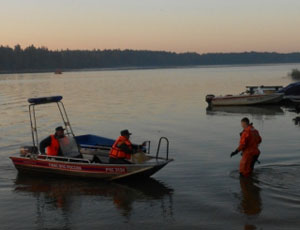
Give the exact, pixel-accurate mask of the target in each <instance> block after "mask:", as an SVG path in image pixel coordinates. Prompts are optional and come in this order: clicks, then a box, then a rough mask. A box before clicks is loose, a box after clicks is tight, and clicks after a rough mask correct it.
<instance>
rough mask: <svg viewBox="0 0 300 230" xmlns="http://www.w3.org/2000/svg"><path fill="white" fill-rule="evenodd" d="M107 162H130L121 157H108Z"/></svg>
mask: <svg viewBox="0 0 300 230" xmlns="http://www.w3.org/2000/svg"><path fill="white" fill-rule="evenodd" d="M109 163H110V164H131V162H129V161H127V160H125V159H123V158H113V157H110V158H109Z"/></svg>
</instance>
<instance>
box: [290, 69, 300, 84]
mask: <svg viewBox="0 0 300 230" xmlns="http://www.w3.org/2000/svg"><path fill="white" fill-rule="evenodd" d="M288 75H289V76H290V77H291V78H292V79H293V80H297V81H299V80H300V70H298V69H293V70H292V71H291V72H290V73H289V74H288Z"/></svg>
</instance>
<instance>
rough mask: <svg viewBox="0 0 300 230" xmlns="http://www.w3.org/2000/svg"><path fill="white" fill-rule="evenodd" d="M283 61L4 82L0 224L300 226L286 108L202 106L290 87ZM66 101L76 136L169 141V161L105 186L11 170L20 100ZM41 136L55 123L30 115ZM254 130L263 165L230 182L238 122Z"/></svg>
mask: <svg viewBox="0 0 300 230" xmlns="http://www.w3.org/2000/svg"><path fill="white" fill-rule="evenodd" d="M295 67H299V65H297V64H291V65H266V66H244V67H208V68H204V67H202V68H185V69H151V70H113V71H89V72H84V71H83V72H66V73H63V74H62V75H54V74H53V73H42V74H9V75H0V105H1V110H0V132H1V135H0V213H1V215H0V223H1V226H0V229H22V230H24V229H117V228H119V229H183V228H185V229H247V230H253V229H272V230H273V229H280V230H282V229H297V230H298V229H299V228H300V176H299V175H300V143H299V135H300V126H297V125H295V124H294V122H293V119H294V118H295V117H297V116H298V115H297V114H296V113H295V112H294V111H293V110H292V109H291V108H284V107H279V106H271V107H263V108H262V107H260V108H257V107H243V108H226V109H218V110H212V111H210V110H208V111H207V109H206V107H207V105H206V102H205V101H204V97H205V95H206V94H209V93H214V94H231V93H239V92H241V91H243V90H244V86H245V85H287V84H289V83H290V82H291V80H290V79H289V78H288V77H286V75H287V72H289V71H290V70H291V69H292V68H295ZM49 95H63V96H64V103H65V106H66V109H67V111H68V114H69V117H70V120H71V123H72V125H73V129H74V131H75V134H78V135H80V134H87V133H91V134H98V135H101V136H106V137H110V138H116V137H117V136H118V134H119V131H120V130H122V129H125V128H128V129H130V131H131V132H132V133H133V136H132V140H133V141H134V142H136V143H141V142H142V141H144V140H151V141H152V144H153V145H152V150H155V148H156V144H157V140H158V138H159V137H160V136H166V137H168V138H169V140H170V143H171V146H170V151H171V152H170V156H171V157H172V158H174V159H175V161H174V162H172V163H170V164H169V165H168V166H167V167H165V168H164V169H163V170H161V171H160V172H158V173H157V174H155V175H154V176H153V177H152V179H149V180H145V181H132V182H131V183H104V182H101V181H86V180H76V179H63V178H61V179H51V178H47V177H33V176H26V175H18V173H17V171H16V169H15V168H14V166H13V165H12V163H11V161H10V159H9V156H11V155H17V154H18V151H19V146H20V145H28V144H30V143H31V134H30V128H29V117H28V104H27V98H29V97H40V96H49ZM37 112H38V116H37V117H38V128H39V131H40V137H46V136H47V135H49V134H50V133H52V130H53V129H54V128H55V127H56V126H58V125H60V124H61V123H60V120H59V115H58V112H57V111H56V110H55V109H54V107H53V106H51V105H50V106H49V105H48V106H40V107H39V108H38V111H37ZM244 116H248V117H249V118H250V119H251V120H252V121H253V123H254V125H255V127H256V128H257V129H258V130H259V131H260V132H261V135H262V137H263V143H262V144H261V151H262V155H261V158H260V160H261V164H260V165H257V168H256V170H255V173H254V175H253V178H252V179H248V180H241V179H240V178H239V175H238V171H237V169H238V164H239V159H240V156H236V157H234V158H232V159H231V158H230V157H229V154H230V153H231V152H232V150H234V149H235V148H236V147H237V143H238V139H239V133H240V131H241V127H240V119H241V118H242V117H244Z"/></svg>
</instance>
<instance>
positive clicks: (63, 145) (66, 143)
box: [59, 136, 79, 157]
mask: <svg viewBox="0 0 300 230" xmlns="http://www.w3.org/2000/svg"><path fill="white" fill-rule="evenodd" d="M59 145H60V149H61V152H62V154H63V156H65V157H76V156H78V155H79V150H78V146H77V143H76V141H75V139H74V138H73V137H70V136H65V137H64V138H61V139H59Z"/></svg>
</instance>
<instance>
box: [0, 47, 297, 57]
mask: <svg viewBox="0 0 300 230" xmlns="http://www.w3.org/2000/svg"><path fill="white" fill-rule="evenodd" d="M16 46H20V48H21V49H22V50H25V49H26V48H30V47H34V48H36V49H46V50H48V51H54V52H61V51H122V52H123V51H141V52H142V51H147V52H166V53H175V54H198V55H206V54H243V53H274V54H293V53H300V51H292V52H278V51H255V50H245V51H231V52H222V51H219V52H216V51H215V52H205V53H199V52H196V51H185V52H176V51H171V50H151V49H130V48H126V49H121V48H104V49H100V48H93V49H80V48H79V49H69V48H63V49H50V48H48V47H47V46H44V45H41V46H35V45H34V44H31V45H28V46H22V45H20V44H16V45H13V46H10V45H0V48H2V47H3V48H10V49H14V48H15V47H16Z"/></svg>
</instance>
